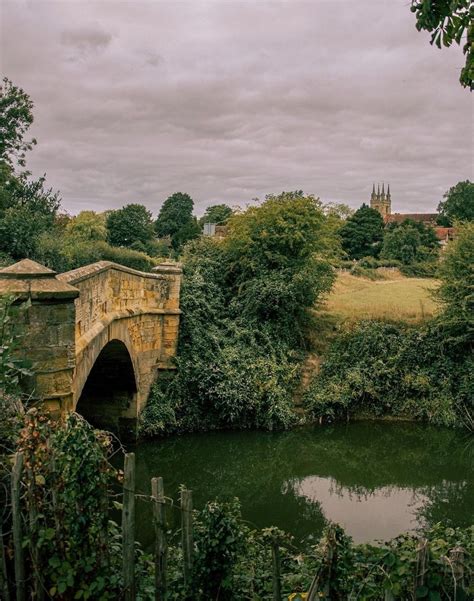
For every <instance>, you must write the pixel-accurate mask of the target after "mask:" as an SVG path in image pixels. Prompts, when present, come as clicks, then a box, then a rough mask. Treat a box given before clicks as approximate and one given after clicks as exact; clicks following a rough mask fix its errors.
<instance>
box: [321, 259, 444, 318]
mask: <svg viewBox="0 0 474 601" xmlns="http://www.w3.org/2000/svg"><path fill="white" fill-rule="evenodd" d="M377 271H378V274H379V276H380V278H381V279H377V280H370V279H368V278H364V277H358V276H354V275H352V274H350V273H348V272H342V271H341V272H339V273H338V276H337V280H336V282H335V284H334V286H333V289H332V291H331V293H330V294H329V296H328V298H327V300H326V302H325V303H324V305H323V306H322V309H323V311H327V312H329V313H330V314H332V315H334V316H337V317H338V318H342V319H344V320H349V321H352V320H354V321H356V320H359V319H391V320H397V321H398V320H401V321H408V322H419V321H422V320H423V319H426V318H429V317H432V316H433V315H434V314H435V313H436V312H437V303H436V301H435V299H434V298H433V291H434V290H435V289H436V288H437V286H438V281H437V280H434V279H429V278H407V277H405V276H403V275H402V274H401V273H400V272H399V271H398V270H397V269H379V270H377Z"/></svg>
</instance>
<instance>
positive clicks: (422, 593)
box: [415, 586, 429, 599]
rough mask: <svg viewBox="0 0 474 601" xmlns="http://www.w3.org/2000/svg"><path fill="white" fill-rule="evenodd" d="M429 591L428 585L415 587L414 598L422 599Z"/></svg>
mask: <svg viewBox="0 0 474 601" xmlns="http://www.w3.org/2000/svg"><path fill="white" fill-rule="evenodd" d="M428 593H429V590H428V587H427V586H419V587H418V588H417V589H416V595H415V596H416V598H417V599H422V598H423V597H426V596H427V595H428Z"/></svg>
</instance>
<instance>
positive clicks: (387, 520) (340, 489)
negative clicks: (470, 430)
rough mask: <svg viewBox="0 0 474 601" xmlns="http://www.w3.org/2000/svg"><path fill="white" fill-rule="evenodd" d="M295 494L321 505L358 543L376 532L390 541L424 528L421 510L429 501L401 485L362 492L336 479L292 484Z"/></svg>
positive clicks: (314, 477) (323, 510)
mask: <svg viewBox="0 0 474 601" xmlns="http://www.w3.org/2000/svg"><path fill="white" fill-rule="evenodd" d="M291 486H292V487H293V489H294V491H295V494H297V495H299V496H303V497H306V498H307V499H309V500H310V501H311V503H317V504H318V505H319V506H320V507H321V511H322V513H323V514H324V517H325V518H326V519H327V520H330V521H332V522H337V523H338V524H341V526H343V527H344V529H345V530H346V532H347V533H348V534H349V535H350V536H352V537H353V539H354V540H355V541H356V542H364V541H367V540H370V539H371V538H372V537H373V536H372V533H373V532H377V537H378V538H380V539H388V538H392V537H394V536H397V535H398V534H400V532H404V531H406V530H411V529H413V528H416V527H417V526H419V525H420V522H421V521H422V520H420V510H421V509H422V508H423V507H424V504H425V503H427V502H428V501H429V498H428V497H427V496H425V495H423V494H420V493H418V492H416V491H415V490H410V489H407V488H399V487H398V486H382V487H381V488H378V489H376V490H374V491H371V492H360V491H357V490H355V491H354V490H351V489H349V488H346V487H344V486H340V485H339V484H338V483H337V482H336V481H335V480H334V479H333V478H320V477H318V476H308V477H307V478H303V480H301V481H299V482H297V483H291Z"/></svg>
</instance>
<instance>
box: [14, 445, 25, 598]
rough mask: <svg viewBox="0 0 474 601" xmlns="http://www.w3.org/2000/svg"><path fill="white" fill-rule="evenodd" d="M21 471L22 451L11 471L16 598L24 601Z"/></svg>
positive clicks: (16, 454) (16, 457)
mask: <svg viewBox="0 0 474 601" xmlns="http://www.w3.org/2000/svg"><path fill="white" fill-rule="evenodd" d="M22 471H23V453H22V452H18V453H15V460H14V463H13V471H12V522H13V553H14V563H15V586H16V600H17V601H26V581H25V558H24V554H23V540H22V538H23V537H22V527H21V507H20V484H21V474H22Z"/></svg>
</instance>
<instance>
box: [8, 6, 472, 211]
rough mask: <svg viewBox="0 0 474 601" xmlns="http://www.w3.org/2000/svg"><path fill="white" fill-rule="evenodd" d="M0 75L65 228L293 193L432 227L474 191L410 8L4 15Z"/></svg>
mask: <svg viewBox="0 0 474 601" xmlns="http://www.w3.org/2000/svg"><path fill="white" fill-rule="evenodd" d="M0 2H1V7H2V13H1V18H2V24H1V48H0V50H1V59H0V60H1V72H2V75H6V76H8V77H9V78H10V79H12V80H13V81H14V83H16V84H17V85H20V86H21V87H23V88H24V90H25V91H26V92H28V94H30V96H31V97H32V99H33V101H34V103H35V109H34V114H35V123H34V125H33V127H32V130H31V134H32V135H34V136H36V137H37V139H38V145H37V146H36V148H35V149H34V150H33V151H32V152H31V153H30V155H29V159H28V167H29V168H30V169H31V170H32V171H33V173H34V175H36V176H39V175H42V174H43V173H44V172H46V173H47V181H48V184H49V185H51V186H53V187H54V188H56V189H59V190H60V191H61V194H62V197H63V206H64V208H65V209H66V210H67V211H69V212H70V213H77V212H78V211H81V210H84V209H94V210H98V211H101V210H104V209H107V208H116V207H120V206H122V205H124V204H126V203H129V202H139V203H143V204H145V205H146V206H148V207H149V208H150V209H151V210H152V211H153V213H154V214H157V212H158V210H159V208H160V206H161V204H162V202H163V201H164V200H165V199H166V197H167V196H169V195H170V194H172V193H173V192H176V191H181V192H188V193H189V194H190V195H191V196H192V197H193V199H194V201H195V208H196V213H197V214H202V212H203V211H204V208H205V207H206V206H207V205H209V204H213V203H217V202H226V203H228V204H231V205H236V204H240V205H245V204H246V203H248V202H249V201H251V199H252V198H255V197H259V198H263V197H264V196H265V194H267V193H270V192H280V191H282V190H294V189H303V190H304V191H305V192H307V193H314V194H316V195H317V196H320V197H321V199H322V200H324V201H326V202H330V201H339V202H345V203H348V204H349V205H351V206H353V207H357V206H359V205H360V204H361V203H362V202H363V201H366V200H368V198H369V195H370V192H371V189H372V182H374V181H375V183H377V182H380V183H382V181H385V182H386V183H387V182H390V186H391V191H392V207H393V210H395V211H396V210H398V211H432V210H433V209H435V208H436V206H437V204H438V202H439V200H440V199H441V197H442V195H443V193H444V192H445V191H446V189H448V188H449V187H450V186H452V185H454V184H455V183H456V182H458V181H459V180H462V179H466V178H469V179H473V166H472V164H473V120H472V117H473V113H472V96H471V95H470V93H469V92H468V91H466V90H465V89H464V88H462V87H461V86H460V84H459V83H458V78H459V70H460V68H461V66H462V64H463V55H462V51H461V49H460V48H459V47H457V46H456V47H453V48H451V49H443V50H442V51H440V50H438V49H437V48H434V47H431V46H430V44H429V34H428V33H426V32H422V33H419V32H417V31H416V29H415V17H414V15H413V14H412V13H411V12H410V10H409V4H410V2H409V0H345V1H344V0H339V1H338V0H329V1H326V0H312V1H311V2H297V1H287V2H279V1H275V0H274V1H271V2H258V1H257V0H252V1H248V2H236V1H230V0H220V1H216V2H201V1H199V0H192V1H191V0H190V1H186V2H182V1H177V0H174V1H173V2H160V1H159V0H154V1H140V0H138V1H137V0H135V1H134V2H118V1H115V0H102V1H100V2H86V1H84V0H81V1H79V0H63V1H62V2H45V1H43V0H31V1H22V0H15V1H11V0H0Z"/></svg>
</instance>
